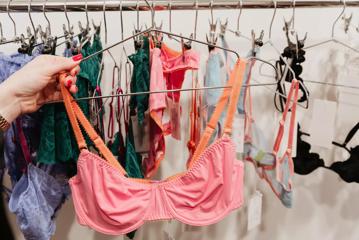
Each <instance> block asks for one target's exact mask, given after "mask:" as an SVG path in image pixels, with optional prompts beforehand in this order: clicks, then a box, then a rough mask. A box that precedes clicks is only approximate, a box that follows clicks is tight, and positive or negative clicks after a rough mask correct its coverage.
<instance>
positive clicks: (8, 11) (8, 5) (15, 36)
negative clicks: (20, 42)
mask: <svg viewBox="0 0 359 240" xmlns="http://www.w3.org/2000/svg"><path fill="white" fill-rule="evenodd" d="M11 1H12V0H9V1H8V3H7V5H6V11H7V15H8V16H9V18H10V20H11V21H12V24H13V26H14V40H16V39H18V37H17V31H16V22H15V20H14V19H13V18H12V16H11V14H10V4H11Z"/></svg>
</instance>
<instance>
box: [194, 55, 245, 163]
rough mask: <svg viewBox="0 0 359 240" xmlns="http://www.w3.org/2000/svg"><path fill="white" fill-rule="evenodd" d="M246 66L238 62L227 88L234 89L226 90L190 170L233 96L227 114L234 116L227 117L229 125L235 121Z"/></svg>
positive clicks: (197, 149) (208, 125) (241, 61)
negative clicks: (234, 116)
mask: <svg viewBox="0 0 359 240" xmlns="http://www.w3.org/2000/svg"><path fill="white" fill-rule="evenodd" d="M245 66H246V62H245V61H243V60H238V61H237V63H236V65H235V67H234V69H233V71H232V73H231V75H230V78H229V80H228V82H227V86H228V87H229V86H232V88H225V89H224V91H223V94H222V96H221V98H220V99H219V100H218V102H217V107H216V109H215V110H214V112H213V115H212V117H211V119H210V121H209V122H208V124H207V127H206V129H205V131H204V133H203V135H202V137H201V140H200V141H199V143H198V146H197V148H196V150H195V152H194V154H193V157H192V159H191V161H190V162H189V163H188V168H191V167H192V165H193V163H194V162H196V161H197V160H198V156H199V155H200V154H201V153H202V152H203V151H204V149H205V148H206V147H207V144H208V142H209V140H210V139H211V137H212V134H213V132H214V129H215V128H216V126H217V123H218V120H219V118H220V116H221V114H222V112H223V110H224V109H225V107H226V105H227V103H228V98H229V97H230V96H231V100H230V105H229V106H230V107H229V108H228V111H227V114H229V115H232V116H228V115H227V116H228V117H227V120H226V123H227V124H229V121H232V120H233V114H234V113H235V111H236V104H237V101H236V99H237V100H238V96H239V94H240V89H241V87H242V81H243V75H244V70H245ZM234 98H235V99H234ZM229 125H230V126H229V127H231V123H230V124H229Z"/></svg>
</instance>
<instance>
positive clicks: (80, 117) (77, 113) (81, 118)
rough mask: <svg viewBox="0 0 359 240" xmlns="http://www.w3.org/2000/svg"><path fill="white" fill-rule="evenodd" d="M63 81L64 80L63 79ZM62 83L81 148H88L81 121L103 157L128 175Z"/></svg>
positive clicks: (62, 89) (71, 121)
mask: <svg viewBox="0 0 359 240" xmlns="http://www.w3.org/2000/svg"><path fill="white" fill-rule="evenodd" d="M64 77H65V75H62V76H60V81H61V80H62V79H63V78H64ZM61 82H62V81H61ZM60 85H61V93H62V96H63V98H64V103H65V108H66V111H67V115H68V116H69V119H70V123H71V125H72V128H73V131H74V134H75V137H76V140H77V143H78V145H79V148H80V150H82V149H84V148H86V149H87V146H86V141H85V139H84V137H83V135H82V132H81V129H80V126H79V122H80V123H81V125H82V127H83V129H84V130H85V131H86V133H87V135H88V136H89V137H90V139H91V140H92V142H93V143H94V144H95V146H96V148H97V150H98V151H99V152H100V153H101V154H102V155H103V157H104V158H105V159H106V160H107V161H108V162H109V163H110V164H111V165H112V166H113V167H115V168H117V169H118V170H119V171H120V172H121V173H122V174H123V175H126V171H125V170H124V169H123V167H122V166H121V165H120V163H119V162H118V161H117V159H116V158H115V157H114V156H113V155H112V153H111V151H110V150H109V149H108V148H107V146H106V145H105V143H104V142H103V140H102V139H101V137H100V136H99V135H98V134H97V133H96V131H95V130H94V128H93V127H92V126H91V123H90V122H89V121H88V120H87V118H86V116H85V115H84V114H83V112H82V110H81V108H80V107H79V106H78V104H77V102H75V101H74V99H73V97H72V96H71V94H70V92H69V91H68V89H67V88H65V86H64V85H63V84H60Z"/></svg>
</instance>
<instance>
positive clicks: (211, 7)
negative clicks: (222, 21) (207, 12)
mask: <svg viewBox="0 0 359 240" xmlns="http://www.w3.org/2000/svg"><path fill="white" fill-rule="evenodd" d="M209 8H210V9H211V23H212V24H213V23H214V17H213V0H211V1H210V2H209Z"/></svg>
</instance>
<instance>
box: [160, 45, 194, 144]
mask: <svg viewBox="0 0 359 240" xmlns="http://www.w3.org/2000/svg"><path fill="white" fill-rule="evenodd" d="M160 56H161V61H162V69H163V75H164V78H165V82H166V89H168V90H173V89H181V88H182V85H183V82H184V80H185V74H186V72H187V71H188V70H198V68H199V61H200V58H199V54H198V53H197V52H196V51H194V50H192V49H184V50H183V52H178V51H175V50H173V49H171V48H169V47H168V46H167V45H166V44H164V43H162V44H161V55H160ZM180 96H181V93H180V92H168V93H167V100H166V101H167V109H168V111H169V116H170V121H169V122H168V123H165V124H164V129H165V135H168V134H171V135H172V137H173V138H174V139H177V140H181V135H180V131H181V105H180Z"/></svg>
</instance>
